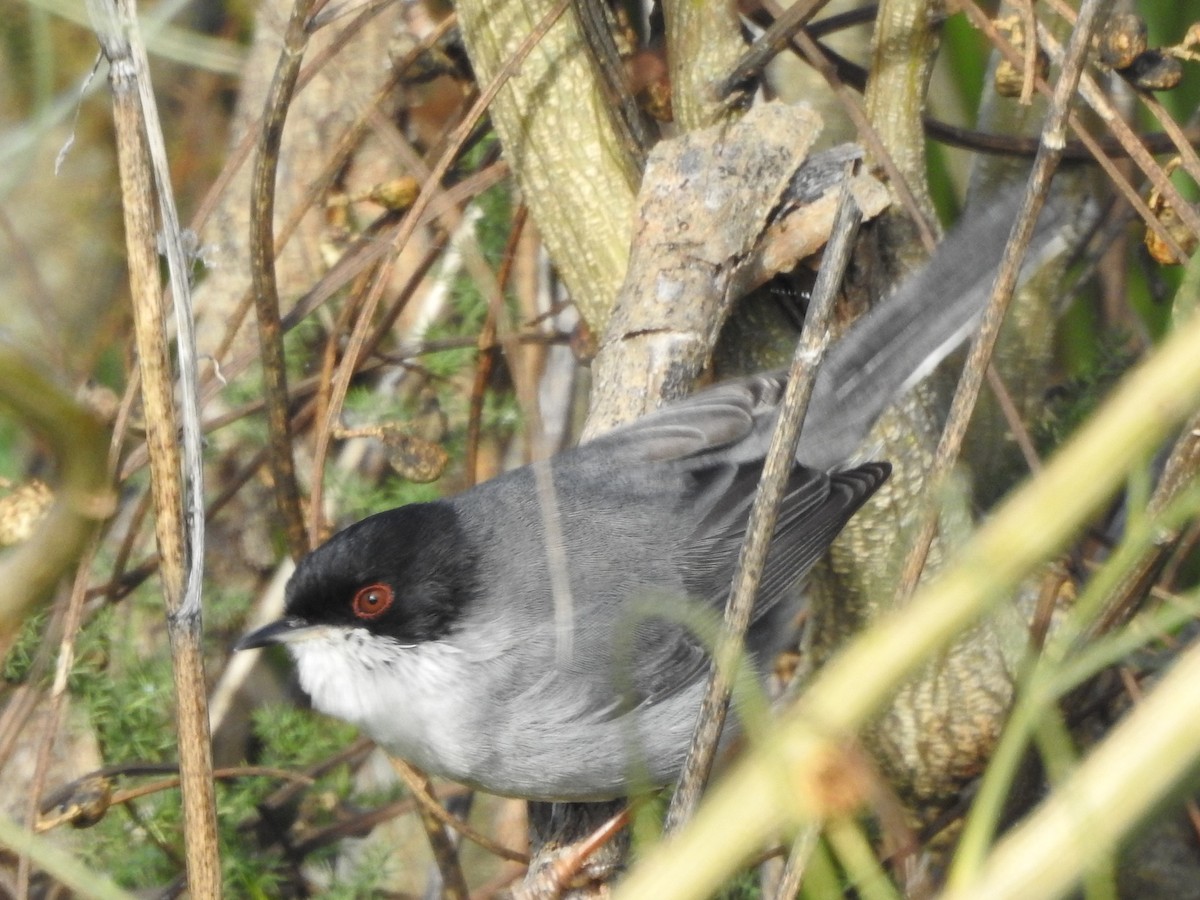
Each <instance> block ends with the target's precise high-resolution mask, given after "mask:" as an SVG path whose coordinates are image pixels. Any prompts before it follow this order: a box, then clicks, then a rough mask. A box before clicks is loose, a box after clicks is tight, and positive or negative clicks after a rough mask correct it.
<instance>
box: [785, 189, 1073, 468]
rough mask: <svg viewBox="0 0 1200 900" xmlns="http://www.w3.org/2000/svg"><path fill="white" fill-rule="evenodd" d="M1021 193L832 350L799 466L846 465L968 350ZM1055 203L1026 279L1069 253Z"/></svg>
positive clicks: (959, 235)
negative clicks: (939, 370) (891, 412)
mask: <svg viewBox="0 0 1200 900" xmlns="http://www.w3.org/2000/svg"><path fill="white" fill-rule="evenodd" d="M1022 193H1023V188H1022V189H1021V190H1017V191H1012V192H1008V193H1005V194H1002V195H1001V196H1000V197H998V198H996V199H994V200H992V201H990V202H988V204H987V206H986V208H984V209H983V210H981V211H979V212H977V213H975V214H972V215H968V217H967V218H965V219H964V220H963V221H962V223H961V224H960V225H959V226H958V227H957V228H956V229H955V230H954V231H952V232H951V233H950V235H949V236H948V237H947V238H946V240H944V241H943V242H942V243H941V244H940V245H939V246H938V248H937V251H936V252H935V253H934V255H933V258H932V259H930V261H929V262H928V264H926V265H925V267H924V268H923V269H921V270H920V271H919V272H917V273H916V274H914V275H913V276H912V277H911V278H908V279H906V280H905V281H904V283H903V284H902V285H901V286H900V287H899V288H898V289H897V290H896V292H895V293H894V294H893V295H892V296H891V297H889V298H887V299H886V300H884V301H883V302H881V303H880V304H879V305H878V306H877V307H876V308H875V309H873V310H872V311H871V312H870V313H868V314H867V315H865V316H863V317H862V318H861V319H860V320H859V321H857V322H856V323H854V325H852V326H851V327H850V329H849V330H848V331H847V332H846V334H845V335H844V336H843V337H842V338H841V339H840V340H839V341H838V342H837V343H836V344H835V345H834V346H833V347H831V348H830V349H829V352H828V354H827V355H826V357H825V360H824V362H823V363H822V365H821V371H820V372H819V373H818V375H817V382H816V385H815V386H814V389H813V398H812V401H811V403H810V405H809V410H808V414H807V416H806V417H805V426H804V431H803V433H802V435H801V438H800V448H799V451H798V453H797V457H798V458H799V459H802V460H804V461H805V462H806V463H807V464H809V465H813V466H818V467H832V466H835V465H839V464H844V463H845V461H846V460H847V459H849V458H850V457H851V455H852V454H853V453H854V450H855V448H856V447H857V446H858V445H859V444H860V443H861V442H862V440H863V439H864V438H865V437H866V435H867V432H868V431H869V430H870V428H871V426H872V425H873V424H874V423H875V420H876V419H877V418H878V417H879V415H880V414H881V413H882V412H883V410H884V409H885V408H886V407H887V406H888V405H889V404H890V403H891V402H892V401H893V400H894V399H896V398H897V397H898V396H900V395H901V394H902V393H903V392H904V391H905V390H907V389H908V388H909V387H911V386H912V385H913V384H915V383H916V382H917V381H919V380H920V379H921V378H923V377H924V376H925V375H927V374H929V372H930V371H932V370H933V368H934V367H935V366H937V364H938V363H940V362H941V361H942V360H943V359H945V358H946V356H947V355H949V354H950V353H951V352H952V351H953V350H954V349H955V348H956V347H957V346H958V345H959V344H961V343H962V342H963V341H964V340H965V339H966V338H967V336H968V335H969V334H970V333H971V331H972V330H973V328H974V326H975V324H976V322H977V321H978V320H979V318H980V316H981V315H982V314H983V309H984V306H985V305H986V303H987V299H988V295H989V294H990V292H991V288H992V283H993V281H994V280H995V275H996V269H997V268H998V267H999V265H1000V259H1001V257H1002V255H1003V252H1004V245H1005V243H1006V241H1007V239H1008V235H1009V232H1010V230H1011V229H1012V225H1013V222H1014V221H1015V219H1016V215H1017V210H1018V208H1019V206H1020V200H1021V194H1022ZM1064 205H1065V204H1063V203H1062V202H1061V201H1060V202H1059V203H1054V202H1052V201H1051V202H1047V204H1046V206H1045V208H1044V209H1043V211H1042V214H1041V217H1040V218H1039V220H1038V223H1037V227H1036V229H1035V231H1034V235H1033V239H1032V241H1031V242H1030V247H1029V252H1028V253H1027V254H1026V257H1025V263H1024V266H1023V268H1022V279H1024V278H1025V277H1026V276H1027V275H1028V274H1030V273H1032V272H1033V271H1034V270H1035V269H1036V267H1037V266H1038V265H1040V264H1041V262H1043V261H1044V260H1046V259H1047V258H1049V257H1050V256H1051V255H1052V254H1053V253H1055V252H1059V251H1061V249H1062V242H1063V237H1062V233H1063V230H1064V226H1065V221H1064V220H1065V218H1066V211H1065V210H1064V209H1063V206H1064Z"/></svg>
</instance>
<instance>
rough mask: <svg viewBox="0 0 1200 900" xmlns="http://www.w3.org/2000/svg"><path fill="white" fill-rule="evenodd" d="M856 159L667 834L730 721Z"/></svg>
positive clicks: (821, 337)
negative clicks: (727, 717) (727, 716)
mask: <svg viewBox="0 0 1200 900" xmlns="http://www.w3.org/2000/svg"><path fill="white" fill-rule="evenodd" d="M853 169H854V163H851V164H849V165H848V166H847V170H846V174H845V180H844V181H843V182H842V194H841V197H840V199H839V201H838V211H837V215H836V218H835V220H834V226H833V231H832V233H831V234H830V237H829V244H828V246H827V247H826V249H825V255H824V261H823V263H822V265H821V271H820V274H819V275H818V276H817V283H816V285H815V286H814V287H813V296H812V302H811V303H810V304H809V308H808V313H807V315H806V316H805V322H804V332H803V334H802V335H801V338H800V342H799V343H798V344H797V346H796V353H795V355H794V356H793V358H792V364H791V369H790V371H789V372H788V382H787V388H786V390H785V392H784V397H783V402H782V404H781V410H780V414H779V423H778V424H777V426H776V428H775V431H774V433H773V434H772V436H771V446H770V448H769V450H768V451H767V457H766V460H765V462H764V464H763V471H762V476H761V481H760V483H759V487H758V491H757V493H756V494H755V497H754V505H753V507H752V508H751V511H750V518H749V521H748V522H747V524H746V540H745V543H743V544H742V549H741V552H740V555H739V557H738V564H737V569H736V571H735V572H734V576H733V583H732V588H731V592H730V596H729V603H728V605H727V606H726V608H725V628H724V629H723V630H722V633H721V637H720V639H719V641H718V643H717V647H716V650H715V652H714V654H713V662H712V666H711V668H710V670H709V676H708V683H707V685H706V688H705V694H704V699H703V701H702V702H701V706H700V715H699V718H698V719H697V721H696V728H695V731H694V732H693V733H692V743H691V747H690V748H689V750H688V757H687V761H686V762H685V764H684V769H683V774H682V775H681V776H680V779H679V785H678V787H677V788H676V790H675V795H674V796H673V797H672V798H671V806H670V809H669V810H668V811H667V818H666V823H665V824H664V830H665V831H666V833H668V834H670V833H673V832H675V831H677V830H678V829H679V828H681V827H682V826H683V825H684V824H685V823H686V822H687V821H688V820H689V819H690V818H691V816H692V813H693V812H694V810H695V808H696V805H697V804H698V803H699V801H700V795H701V793H702V792H703V791H704V786H705V784H707V782H708V776H709V773H710V771H711V769H712V763H713V759H714V757H715V755H716V749H717V743H718V740H719V739H720V736H721V731H722V729H723V727H724V724H725V714H726V712H727V710H728V708H729V696H730V691H731V689H732V685H733V673H734V671H735V670H736V667H737V665H738V661H739V659H740V657H741V654H742V646H743V641H744V638H745V634H746V628H747V626H748V625H749V622H750V613H751V611H752V610H753V607H754V599H755V596H756V594H757V592H758V583H759V580H760V579H761V578H762V573H763V568H764V567H765V565H766V559H767V550H768V549H769V547H770V542H771V536H772V535H773V534H774V531H775V520H776V518H777V517H778V515H779V507H780V504H781V502H782V500H783V494H784V490H785V488H786V485H787V481H788V476H789V475H790V474H791V473H792V471H793V469H794V468H795V456H796V444H797V442H798V440H799V438H800V427H801V425H803V423H804V414H805V413H806V412H807V411H808V402H809V399H810V398H811V397H812V389H813V384H814V382H815V380H816V373H817V370H818V369H819V368H820V363H821V359H822V358H823V357H824V355H825V349H826V347H827V346H828V343H829V328H830V324H831V323H832V321H833V308H834V302H835V301H836V299H837V293H838V288H839V287H840V286H841V283H842V277H843V275H844V274H845V271H846V266H847V265H848V264H849V262H850V254H851V251H852V250H853V247H854V238H855V237H856V235H857V234H858V226H859V223H860V222H861V216H862V213H861V211H860V210H859V208H858V204H857V202H856V200H855V198H854V194H853V192H852V190H851V185H852V183H853V176H854V172H853Z"/></svg>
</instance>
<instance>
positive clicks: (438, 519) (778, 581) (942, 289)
mask: <svg viewBox="0 0 1200 900" xmlns="http://www.w3.org/2000/svg"><path fill="white" fill-rule="evenodd" d="M1016 209H1017V201H1016V199H1015V198H1014V197H1006V198H1001V200H999V201H997V202H993V203H991V204H989V205H987V206H986V208H985V210H984V212H983V213H982V214H979V215H976V216H975V217H973V218H968V219H967V220H966V221H965V223H964V224H963V225H962V226H961V227H960V228H959V229H958V230H957V231H956V232H955V233H952V234H951V236H950V237H949V238H948V239H947V240H946V241H945V242H944V243H943V244H942V245H941V246H940V248H939V251H938V252H936V253H935V254H934V256H933V258H932V260H931V261H930V263H929V264H928V265H927V266H926V267H925V268H924V269H923V270H921V272H919V273H918V274H917V275H915V276H914V277H913V278H911V279H909V280H907V281H906V282H905V283H904V284H903V285H902V286H901V287H900V288H898V289H897V291H896V292H894V295H893V296H892V297H891V298H889V299H888V300H887V301H885V302H884V303H882V304H880V305H879V306H878V307H877V308H876V309H875V310H873V311H872V312H870V313H868V314H867V315H866V316H864V317H862V318H861V319H860V320H859V321H858V322H857V323H855V324H854V325H853V326H852V327H851V328H850V329H849V330H848V331H847V332H846V334H845V335H844V336H843V337H842V338H841V339H840V340H839V342H837V343H836V344H835V345H834V346H833V347H832V348H831V349H830V351H829V353H828V354H827V355H826V358H825V360H824V362H823V364H822V367H821V369H820V370H819V372H818V374H817V377H816V381H815V384H814V391H813V396H812V399H811V401H810V406H809V410H808V414H807V417H806V419H805V424H804V426H803V428H802V431H801V436H800V440H799V444H798V449H797V452H796V455H795V458H794V460H793V466H792V468H791V471H790V473H789V476H788V480H787V483H786V488H785V491H784V496H783V500H782V503H781V507H780V513H779V518H778V521H777V523H776V526H775V530H774V533H773V537H772V541H771V545H770V550H769V553H768V557H767V562H766V565H765V569H764V573H763V576H762V580H761V584H760V587H759V590H758V594H757V597H756V600H755V606H754V611H753V614H752V617H751V621H750V625H749V629H748V632H747V635H746V643H745V646H746V656H747V661H748V663H749V664H750V666H751V667H752V669H753V671H754V672H755V673H756V674H757V675H758V676H759V677H760V678H761V677H763V676H764V675H765V673H766V672H768V671H769V667H770V665H771V661H772V659H773V658H774V657H775V655H776V654H777V653H778V652H779V651H780V650H782V649H783V648H784V647H785V646H786V645H787V644H788V643H789V642H792V641H794V639H795V633H796V623H797V621H798V618H799V616H800V613H801V611H802V609H803V605H804V597H803V590H802V582H803V577H804V575H805V573H806V572H807V571H808V570H809V569H810V568H811V567H812V565H813V564H814V563H815V562H816V561H817V560H818V559H819V558H820V556H821V555H822V554H823V553H824V552H825V551H826V550H827V549H828V547H829V545H830V544H831V543H832V541H833V540H834V538H835V537H836V536H837V534H838V532H839V531H840V530H841V529H842V527H843V526H844V525H845V524H846V523H847V522H848V521H849V520H850V518H851V517H852V516H853V515H854V514H855V513H856V512H857V511H858V510H859V509H860V508H861V507H862V505H863V504H864V503H866V502H867V501H868V500H869V498H870V497H871V496H872V494H874V493H875V492H876V491H877V490H878V489H879V487H880V486H881V485H882V484H883V483H884V482H885V481H886V479H887V477H888V475H889V473H890V471H891V467H890V465H889V464H888V463H887V462H886V461H874V460H866V461H863V460H860V459H856V457H855V454H856V452H857V449H856V448H857V447H858V445H859V444H860V443H861V442H862V440H863V438H864V436H865V435H866V433H867V430H868V429H869V427H870V425H871V424H872V423H873V422H874V421H875V419H876V418H877V417H878V415H879V414H880V412H881V411H882V410H883V409H884V408H885V407H886V406H887V404H888V403H890V402H891V401H892V400H893V399H894V398H895V397H896V396H897V395H898V394H899V393H900V392H902V391H903V390H905V389H906V388H907V387H908V386H910V385H911V384H913V383H915V382H916V381H917V380H919V379H920V378H921V377H923V376H924V375H925V374H926V373H927V372H928V371H930V370H931V369H932V368H933V367H934V366H935V365H936V363H937V362H938V361H939V360H940V359H941V358H943V357H944V356H945V355H947V354H948V353H949V352H950V351H951V350H952V349H953V348H954V347H955V346H956V345H957V344H958V343H960V342H961V340H962V339H963V338H964V337H965V336H966V335H967V334H968V333H969V332H970V330H971V327H972V325H973V323H974V321H975V320H977V319H978V317H979V315H980V314H981V312H982V309H983V305H984V298H985V296H986V293H987V288H988V287H989V286H990V282H991V277H990V275H991V273H992V272H993V270H994V269H995V267H996V265H997V264H998V262H999V257H1000V252H1001V249H1002V247H1003V244H1004V238H1005V236H1006V235H1007V233H1008V229H1009V227H1010V226H1011V223H1012V221H1013V219H1014V217H1015V215H1016ZM1061 218H1062V216H1061V214H1056V212H1055V210H1054V208H1053V207H1048V208H1047V212H1046V213H1045V214H1043V216H1042V218H1041V220H1040V222H1039V224H1038V226H1037V229H1036V231H1035V234H1034V239H1033V244H1032V246H1033V248H1034V251H1035V252H1034V253H1032V254H1031V255H1032V256H1040V257H1044V256H1045V255H1046V254H1047V253H1050V252H1054V249H1055V243H1056V240H1057V239H1058V232H1059V230H1060V228H1059V226H1060V225H1061ZM1028 265H1029V263H1027V266H1028ZM785 388H786V373H782V372H769V373H761V374H757V375H752V376H749V377H744V378H740V379H736V380H734V381H730V382H725V383H722V384H718V385H716V386H714V387H711V388H708V389H705V390H702V391H699V392H697V393H695V394H693V395H692V396H690V397H687V398H684V399H682V400H680V401H676V402H673V403H668V404H666V405H664V406H663V407H661V408H659V409H658V410H656V411H654V412H652V413H650V414H648V415H646V416H644V417H642V418H640V419H638V420H635V421H633V422H631V423H629V424H627V425H624V426H621V427H618V428H616V429H614V430H612V431H609V432H607V433H605V434H602V435H600V436H598V437H596V438H593V439H592V440H590V441H587V442H585V443H582V444H580V445H578V446H576V447H574V448H572V449H569V450H566V451H564V452H562V453H559V454H557V455H555V456H553V457H551V458H550V459H549V460H543V461H539V462H535V463H532V464H529V465H526V466H522V467H520V468H516V469H513V470H511V471H508V472H506V473H504V474H501V475H499V476H497V477H495V478H493V479H491V480H489V481H486V482H483V483H481V484H479V485H476V486H475V487H472V488H470V489H468V490H466V491H463V492H462V493H460V494H457V495H455V496H451V497H446V498H443V499H439V500H435V501H432V502H427V503H415V504H410V505H407V506H402V507H399V508H397V509H391V510H388V511H385V512H381V513H378V514H375V515H372V516H370V517H368V518H366V519H363V520H362V521H359V522H357V523H354V524H351V525H350V526H348V527H346V528H344V529H343V530H341V531H339V532H338V533H336V534H335V535H333V536H332V537H331V538H330V539H329V540H328V541H327V542H326V543H324V544H323V545H321V546H319V547H318V548H316V549H315V550H313V551H312V552H311V553H309V554H308V555H307V556H305V557H304V558H303V559H302V560H301V561H300V562H299V564H298V565H297V568H296V570H295V572H294V573H293V575H292V577H291V579H290V581H289V583H288V585H287V588H286V591H285V606H284V615H283V617H282V618H280V619H278V620H277V621H275V622H272V623H270V624H267V625H265V626H264V627H262V628H259V629H257V630H255V631H253V632H251V633H249V634H247V635H245V636H244V637H243V638H242V639H241V640H240V641H239V642H238V644H237V646H236V648H235V649H237V650H246V649H251V648H258V647H265V646H268V645H272V644H282V645H284V646H285V647H286V648H287V649H288V651H289V653H290V655H291V657H292V658H293V660H294V663H295V666H296V671H297V674H298V680H299V684H300V687H301V688H302V689H303V691H304V692H305V693H307V694H308V696H309V697H310V698H311V701H312V705H313V706H314V707H315V708H316V709H317V710H319V711H321V712H324V713H326V714H329V715H331V716H334V717H336V718H340V719H343V720H346V721H348V722H351V723H353V724H354V725H356V726H358V727H359V728H360V729H361V730H362V731H364V732H365V733H367V734H368V735H369V736H370V737H372V738H373V739H374V740H375V741H376V742H377V743H378V744H379V745H380V746H381V747H383V748H384V749H385V750H387V751H388V752H390V753H392V754H394V755H396V756H399V757H401V758H403V759H405V760H408V761H409V762H411V763H413V764H415V765H417V766H419V767H421V768H423V769H425V770H427V771H429V772H431V773H434V774H437V775H441V776H444V777H447V778H450V779H452V780H454V781H458V782H461V783H463V784H466V785H469V786H471V787H475V788H478V789H482V790H484V791H487V792H489V793H493V794H500V795H505V796H512V797H519V798H523V799H528V800H544V801H595V800H605V799H613V798H617V797H622V796H627V795H628V794H630V793H631V792H635V791H638V790H643V789H653V788H657V787H660V786H663V785H666V784H669V783H670V782H672V781H673V780H675V778H676V776H677V775H678V774H679V772H680V770H681V768H682V766H683V763H684V759H685V757H686V754H687V751H688V746H689V743H690V741H691V737H692V732H693V728H694V726H695V721H696V717H697V714H698V711H699V707H700V700H701V696H702V694H703V690H704V684H705V678H706V675H707V672H708V667H709V653H708V650H707V646H708V645H707V644H706V641H705V638H704V636H703V632H704V628H703V627H696V622H712V621H715V619H716V617H718V616H719V614H720V611H721V610H722V609H723V606H724V603H725V601H726V598H727V596H728V594H729V590H730V584H731V580H732V576H733V572H734V568H735V565H736V562H737V558H738V553H739V549H740V547H741V544H742V541H743V538H744V536H745V532H746V525H747V520H748V516H749V511H750V508H751V505H752V502H753V498H754V494H755V490H756V488H757V484H758V481H759V477H760V475H761V472H762V468H763V459H764V456H765V453H766V448H767V446H768V443H769V439H770V435H771V431H772V429H773V427H774V424H775V421H776V420H777V418H778V414H779V406H780V402H781V400H782V397H783V393H784V390H785ZM738 729H739V722H738V721H737V718H736V716H735V717H733V720H732V721H730V722H729V723H727V725H726V727H725V733H724V735H723V741H725V742H729V741H731V740H732V739H733V738H734V737H736V734H737V732H738Z"/></svg>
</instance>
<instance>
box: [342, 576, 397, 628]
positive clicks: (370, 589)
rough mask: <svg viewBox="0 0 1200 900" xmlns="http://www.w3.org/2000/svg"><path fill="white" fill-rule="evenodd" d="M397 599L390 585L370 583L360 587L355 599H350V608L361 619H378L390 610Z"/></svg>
mask: <svg viewBox="0 0 1200 900" xmlns="http://www.w3.org/2000/svg"><path fill="white" fill-rule="evenodd" d="M395 599H396V597H395V594H394V593H393V592H392V589H391V587H390V586H389V585H386V584H368V585H367V586H366V587H363V588H359V589H358V592H357V593H356V594H355V595H354V599H353V600H352V601H350V609H351V610H353V611H354V614H355V615H356V616H358V617H359V618H360V619H377V618H379V617H380V616H382V615H383V614H384V613H385V612H387V611H388V607H390V606H391V605H392V601H393V600H395Z"/></svg>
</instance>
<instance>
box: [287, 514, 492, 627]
mask: <svg viewBox="0 0 1200 900" xmlns="http://www.w3.org/2000/svg"><path fill="white" fill-rule="evenodd" d="M476 555H477V554H476V548H473V547H471V546H469V545H468V543H467V540H466V538H465V536H464V534H463V531H462V529H461V528H460V527H459V523H458V517H457V515H456V514H455V512H454V509H453V508H452V507H451V506H450V505H449V504H448V503H445V502H435V503H417V504H413V505H411V506H403V507H400V508H399V509H393V510H389V511H387V512H383V513H379V514H378V515H374V516H371V517H369V518H366V519H363V520H362V521H361V522H358V523H356V524H354V525H351V526H350V527H349V528H346V529H345V530H343V531H340V532H338V533H337V534H335V535H334V536H333V537H332V538H330V539H329V541H328V542H326V543H325V544H323V545H322V546H320V547H318V548H317V549H316V550H314V551H313V552H312V553H310V554H308V556H306V557H304V559H302V560H301V561H300V564H299V565H298V566H297V567H296V572H295V574H293V575H292V578H291V580H290V581H289V582H288V586H287V601H286V613H287V616H288V617H289V618H291V619H294V620H299V621H302V622H304V623H305V624H309V625H345V626H353V627H365V628H367V629H369V630H371V631H373V632H376V633H378V634H386V635H388V636H390V637H393V638H395V639H396V640H398V641H400V642H402V643H418V642H421V641H430V640H436V639H438V638H440V637H444V636H445V635H446V634H447V633H449V631H450V630H451V629H452V628H453V626H454V624H455V622H456V621H457V619H458V618H459V617H460V616H461V615H462V613H463V611H464V610H465V608H466V607H467V606H468V605H469V604H470V602H471V600H472V599H473V598H474V596H475V592H476V589H477V579H476V577H475V571H476Z"/></svg>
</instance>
